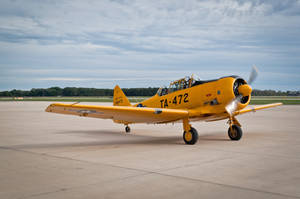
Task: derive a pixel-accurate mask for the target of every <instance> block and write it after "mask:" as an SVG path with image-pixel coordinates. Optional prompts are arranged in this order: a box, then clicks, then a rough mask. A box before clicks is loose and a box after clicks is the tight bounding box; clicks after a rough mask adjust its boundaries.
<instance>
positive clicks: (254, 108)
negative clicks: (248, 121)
mask: <svg viewBox="0 0 300 199" xmlns="http://www.w3.org/2000/svg"><path fill="white" fill-rule="evenodd" d="M280 105H282V103H274V104H265V105H257V106H247V107H246V108H244V109H242V110H239V111H236V112H235V113H234V115H240V114H244V113H248V112H256V111H258V110H261V109H266V108H271V107H275V106H280Z"/></svg>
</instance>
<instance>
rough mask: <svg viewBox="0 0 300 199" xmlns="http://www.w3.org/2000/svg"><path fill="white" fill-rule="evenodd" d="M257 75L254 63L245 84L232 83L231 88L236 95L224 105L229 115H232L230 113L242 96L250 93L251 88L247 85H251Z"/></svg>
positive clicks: (233, 110) (235, 108)
mask: <svg viewBox="0 0 300 199" xmlns="http://www.w3.org/2000/svg"><path fill="white" fill-rule="evenodd" d="M257 75H258V70H257V68H256V66H255V65H254V66H253V67H252V70H251V73H250V76H249V79H248V83H247V84H239V83H235V84H234V88H233V89H234V92H235V94H236V95H237V96H236V98H235V99H233V100H232V101H231V102H230V103H229V104H228V105H227V106H226V107H225V109H226V111H227V113H228V114H229V115H230V116H232V114H233V113H234V112H235V111H236V110H237V107H238V103H239V102H241V100H242V98H243V97H244V96H247V95H248V94H251V91H252V88H251V87H250V86H249V85H251V84H252V83H253V82H254V80H255V79H256V77H257Z"/></svg>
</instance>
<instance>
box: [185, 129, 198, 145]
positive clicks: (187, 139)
mask: <svg viewBox="0 0 300 199" xmlns="http://www.w3.org/2000/svg"><path fill="white" fill-rule="evenodd" d="M190 133H191V134H190V136H191V137H188V135H186V132H185V131H184V132H183V140H184V142H185V143H186V144H190V145H192V144H195V143H196V142H197V141H198V132H197V130H196V129H194V128H193V127H191V130H190Z"/></svg>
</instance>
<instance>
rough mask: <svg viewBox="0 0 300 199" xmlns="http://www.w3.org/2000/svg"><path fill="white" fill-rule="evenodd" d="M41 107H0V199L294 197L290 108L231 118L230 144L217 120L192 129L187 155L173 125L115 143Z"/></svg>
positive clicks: (295, 160)
mask: <svg viewBox="0 0 300 199" xmlns="http://www.w3.org/2000/svg"><path fill="white" fill-rule="evenodd" d="M49 104H50V102H1V103H0V198H3V199H4V198H5V199H31V198H42V199H46V198H49V199H50V198H51V199H53V198H56V199H57V198H59V199H60V198H61V199H66V198H82V199H83V198H84V199H86V198H97V199H99V198H139V199H140V198H143V199H145V198H223V199H224V198H264V199H266V198H300V137H299V135H300V130H299V129H300V124H299V116H300V106H281V107H275V108H272V109H268V110H262V111H257V112H256V113H249V114H245V115H241V116H238V117H237V119H238V120H239V122H240V123H241V124H242V128H243V132H244V135H243V137H242V139H241V140H240V141H230V140H229V138H228V136H227V129H228V125H227V124H226V121H218V122H210V123H206V122H199V123H192V125H193V127H194V128H196V129H197V130H198V133H199V141H198V142H197V143H196V145H191V146H189V145H185V144H184V141H183V140H182V125H181V124H174V125H172V124H168V125H146V124H143V125H141V124H139V125H131V133H130V134H125V133H124V126H122V125H120V124H115V123H113V122H112V121H110V120H100V119H94V118H83V117H77V116H69V115H59V114H51V113H46V112H44V109H45V108H46V107H47V105H49ZM82 104H97V103H82ZM98 104H102V105H103V104H105V105H110V104H111V103H98Z"/></svg>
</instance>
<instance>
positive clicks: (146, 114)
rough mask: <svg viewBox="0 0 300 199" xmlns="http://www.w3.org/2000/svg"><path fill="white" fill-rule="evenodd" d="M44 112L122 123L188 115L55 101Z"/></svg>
mask: <svg viewBox="0 0 300 199" xmlns="http://www.w3.org/2000/svg"><path fill="white" fill-rule="evenodd" d="M46 112H52V113H61V114H69V115H78V116H84V117H94V118H102V119H113V120H115V121H118V122H122V123H165V122H172V121H177V120H180V119H182V118H185V117H188V115H189V112H188V111H187V110H178V109H164V108H146V107H132V106H91V105H79V104H75V105H72V104H61V103H55V104H51V105H49V106H48V107H47V109H46Z"/></svg>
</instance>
